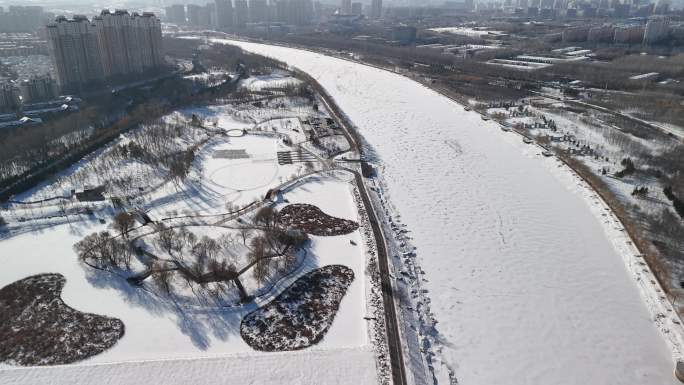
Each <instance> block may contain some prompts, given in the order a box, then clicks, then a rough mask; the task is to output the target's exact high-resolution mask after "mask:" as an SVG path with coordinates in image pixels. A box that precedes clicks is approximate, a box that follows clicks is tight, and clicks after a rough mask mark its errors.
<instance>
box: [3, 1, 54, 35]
mask: <svg viewBox="0 0 684 385" xmlns="http://www.w3.org/2000/svg"><path fill="white" fill-rule="evenodd" d="M45 19H46V15H45V13H44V12H43V8H42V7H37V6H19V5H10V6H9V9H8V10H7V12H5V11H2V12H0V32H34V31H36V30H38V29H39V28H40V27H41V26H43V25H45Z"/></svg>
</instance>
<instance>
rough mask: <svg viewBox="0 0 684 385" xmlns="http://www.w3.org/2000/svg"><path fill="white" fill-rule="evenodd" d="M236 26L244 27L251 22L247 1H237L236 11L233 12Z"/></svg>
mask: <svg viewBox="0 0 684 385" xmlns="http://www.w3.org/2000/svg"><path fill="white" fill-rule="evenodd" d="M233 15H234V16H235V17H234V19H233V20H234V21H235V23H234V24H235V26H236V27H240V28H242V27H244V26H245V25H246V24H247V22H248V21H249V7H248V6H247V0H235V10H234V12H233Z"/></svg>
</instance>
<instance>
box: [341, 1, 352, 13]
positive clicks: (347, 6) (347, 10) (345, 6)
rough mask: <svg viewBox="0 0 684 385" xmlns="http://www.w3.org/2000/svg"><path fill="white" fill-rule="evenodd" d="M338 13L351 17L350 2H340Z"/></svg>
mask: <svg viewBox="0 0 684 385" xmlns="http://www.w3.org/2000/svg"><path fill="white" fill-rule="evenodd" d="M340 13H341V14H343V15H351V0H342V2H341V3H340Z"/></svg>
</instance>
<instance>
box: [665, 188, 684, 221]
mask: <svg viewBox="0 0 684 385" xmlns="http://www.w3.org/2000/svg"><path fill="white" fill-rule="evenodd" d="M663 194H665V196H666V197H667V199H669V200H670V201H671V202H672V206H673V207H674V209H675V211H676V212H677V214H679V216H680V217H682V218H683V219H684V201H683V200H682V199H681V198H679V197H678V196H676V195H675V194H674V192H673V191H672V186H667V187H665V188H664V189H663Z"/></svg>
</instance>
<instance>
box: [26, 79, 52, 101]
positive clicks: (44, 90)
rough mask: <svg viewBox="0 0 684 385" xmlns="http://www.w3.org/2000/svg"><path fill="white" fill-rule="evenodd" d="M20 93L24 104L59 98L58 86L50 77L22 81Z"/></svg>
mask: <svg viewBox="0 0 684 385" xmlns="http://www.w3.org/2000/svg"><path fill="white" fill-rule="evenodd" d="M19 92H20V94H21V99H22V102H23V103H24V104H30V103H39V102H46V101H48V100H52V99H54V98H55V97H57V84H56V83H55V80H54V79H52V77H50V76H42V77H34V78H31V79H26V80H23V81H21V82H20V83H19Z"/></svg>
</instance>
